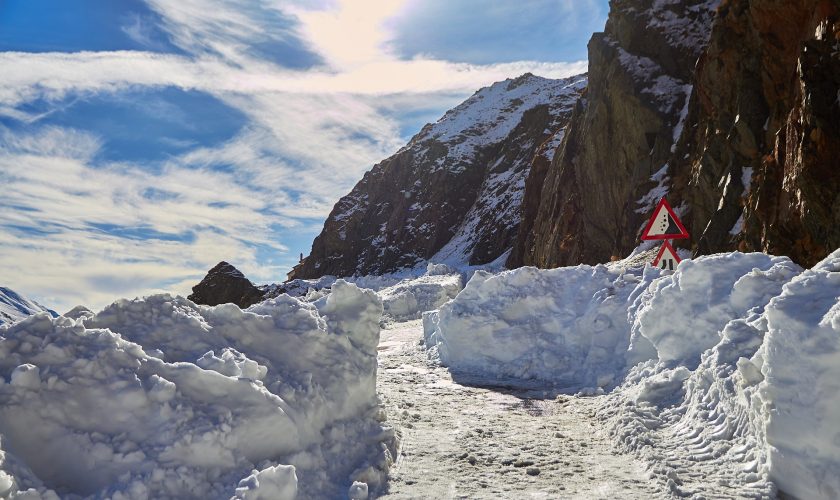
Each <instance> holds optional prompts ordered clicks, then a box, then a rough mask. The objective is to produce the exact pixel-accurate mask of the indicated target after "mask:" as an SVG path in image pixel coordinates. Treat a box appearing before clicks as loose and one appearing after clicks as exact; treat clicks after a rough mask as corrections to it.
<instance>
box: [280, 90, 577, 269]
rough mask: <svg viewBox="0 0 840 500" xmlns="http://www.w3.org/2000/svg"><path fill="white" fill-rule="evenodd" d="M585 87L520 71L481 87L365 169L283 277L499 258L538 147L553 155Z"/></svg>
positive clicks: (512, 233) (509, 240)
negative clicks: (305, 254)
mask: <svg viewBox="0 0 840 500" xmlns="http://www.w3.org/2000/svg"><path fill="white" fill-rule="evenodd" d="M585 87H586V77H585V76H579V77H573V78H569V79H565V80H550V79H545V78H540V77H537V76H534V75H531V74H525V75H523V76H521V77H519V78H516V79H509V80H505V81H503V82H499V83H496V84H493V85H492V86H490V87H486V88H483V89H481V90H479V91H478V92H476V93H475V94H474V95H473V96H472V97H470V98H469V99H467V100H466V101H465V102H464V103H462V104H461V105H459V106H457V107H456V108H454V109H452V110H450V111H448V112H447V113H446V114H445V115H444V116H443V117H442V118H441V119H440V120H439V121H438V122H437V123H434V124H429V125H426V126H425V127H424V128H423V129H422V130H421V131H420V133H419V134H417V135H416V136H414V138H412V139H411V141H410V142H409V143H408V145H406V146H405V147H404V148H403V149H401V150H400V151H398V152H397V153H396V154H395V155H394V156H392V157H390V158H388V159H386V160H384V161H382V162H381V163H379V164H377V165H375V166H374V167H373V169H372V170H371V171H369V172H367V173H366V174H365V175H364V178H363V179H362V180H361V181H360V182H359V183H358V184H357V185H356V186H355V187H354V188H353V190H352V191H351V192H350V194H348V195H347V196H345V197H343V198H341V200H339V202H338V203H337V204H336V205H335V207H334V208H333V210H332V212H331V213H330V215H329V217H328V218H327V221H326V222H325V223H324V229H323V231H322V232H321V234H320V235H319V236H318V237H317V238H316V239H315V241H314V242H313V244H312V252H311V254H310V255H309V256H308V257H306V258H305V259H304V260H303V262H302V263H301V264H300V265H298V266H297V267H296V268H295V269H294V270H293V272H292V273H291V274H290V276H289V277H290V278H316V277H320V276H324V275H336V276H350V275H365V274H381V273H385V272H390V271H394V270H397V269H400V268H404V267H409V266H413V265H415V264H417V263H419V262H421V261H424V260H427V259H431V260H433V261H435V262H441V263H447V264H456V265H458V264H483V263H487V262H491V261H493V260H495V259H497V258H499V257H500V256H502V255H503V254H504V253H505V252H507V251H508V250H509V249H510V248H511V247H512V246H513V243H514V239H515V237H516V234H517V229H518V227H519V222H520V217H521V215H520V207H521V205H522V200H523V195H524V191H525V180H526V178H527V177H528V172H529V171H530V168H531V162H532V160H534V158H535V154H537V152H538V151H539V152H540V156H541V157H542V158H543V159H542V160H540V161H543V162H545V161H550V158H551V155H552V154H553V151H554V149H555V148H556V146H557V144H559V139H561V138H562V136H563V130H564V129H565V127H566V125H567V124H568V121H569V117H570V116H571V112H572V109H573V107H574V103H575V101H577V99H578V97H579V95H580V93H581V92H582V90H583V89H584V88H585ZM546 158H548V160H546Z"/></svg>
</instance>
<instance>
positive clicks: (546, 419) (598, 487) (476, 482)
mask: <svg viewBox="0 0 840 500" xmlns="http://www.w3.org/2000/svg"><path fill="white" fill-rule="evenodd" d="M422 337H423V332H422V324H421V322H420V321H411V322H407V323H397V324H394V325H392V326H390V327H389V328H386V329H383V330H382V334H381V340H380V344H379V374H378V379H377V384H378V392H379V394H380V396H381V397H382V399H383V402H384V404H385V407H386V409H387V412H388V419H389V420H390V421H392V422H393V423H394V424H395V425H397V426H398V427H399V428H400V430H401V434H402V445H401V452H400V454H399V458H398V460H397V462H396V464H395V465H394V467H393V468H392V469H391V474H390V476H391V479H390V482H389V489H388V491H387V492H386V493H385V494H384V495H383V496H381V497H380V498H393V499H397V498H435V499H444V498H470V499H474V498H516V499H524V498H587V499H593V498H605V499H606V498H610V499H614V498H665V497H667V495H666V494H665V491H664V489H662V487H661V485H659V484H654V483H652V481H651V480H650V479H648V473H647V472H646V471H645V469H644V468H643V466H642V465H641V464H640V463H639V462H637V461H635V460H634V459H633V458H632V457H631V456H629V455H620V454H615V452H614V450H613V449H612V447H611V445H610V442H609V439H608V437H607V436H606V435H604V434H603V432H602V430H601V429H599V428H598V427H597V426H598V425H600V423H599V421H598V420H597V419H596V418H593V414H594V413H593V412H594V409H595V407H596V404H597V397H596V398H579V397H574V396H562V395H561V396H558V397H557V398H554V397H553V394H550V393H549V394H544V393H543V392H542V391H537V390H531V391H524V390H512V389H506V388H489V387H480V386H479V384H476V385H473V384H470V385H465V384H467V382H464V381H461V382H462V383H458V382H456V381H453V379H452V377H451V375H450V374H449V372H448V371H447V370H446V369H444V368H441V367H439V366H436V365H434V364H432V363H429V362H428V361H427V359H426V354H425V351H424V350H423V348H422V346H421V345H420V340H421V339H422ZM476 382H478V381H476Z"/></svg>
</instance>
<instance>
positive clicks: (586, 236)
mask: <svg viewBox="0 0 840 500" xmlns="http://www.w3.org/2000/svg"><path fill="white" fill-rule="evenodd" d="M718 3H719V2H717V1H698V0H695V1H690V0H668V1H662V0H616V1H613V2H611V10H610V15H609V20H608V22H607V26H606V28H605V32H604V33H598V34H595V35H594V36H593V37H592V40H591V41H590V44H589V54H590V57H589V62H590V68H589V76H590V85H589V89H588V91H587V94H586V96H585V98H584V99H582V100H581V102H580V103H579V104H578V106H577V107H576V109H575V114H574V116H573V117H572V119H571V125H570V126H569V128H568V130H567V131H566V138H565V140H564V142H563V144H562V146H561V149H560V151H559V152H558V153H557V155H556V157H555V159H554V161H553V162H552V164H551V165H550V166H549V167H548V169H547V171H546V172H545V173H544V174H543V173H542V170H541V169H539V168H534V169H532V175H533V176H534V178H533V179H529V180H528V183H527V185H528V188H527V189H526V196H525V199H526V200H527V201H526V203H525V205H524V206H523V214H525V215H524V216H525V217H528V216H529V215H528V214H534V213H535V214H536V215H535V216H534V223H533V225H532V227H531V229H530V230H524V229H525V227H524V226H523V231H520V234H519V236H518V239H517V243H516V246H515V247H514V252H513V253H512V254H511V256H510V258H509V260H508V265H509V266H518V265H527V264H532V265H537V266H540V267H554V266H560V265H568V264H577V263H581V262H585V263H597V262H605V261H607V260H609V259H610V258H611V257H615V256H626V255H627V254H628V253H629V252H630V251H631V250H632V249H633V248H635V247H636V245H637V244H638V238H639V233H640V230H641V228H642V226H643V223H644V221H645V219H646V218H647V217H648V216H649V212H650V210H651V209H652V207H653V204H654V203H656V201H658V199H659V198H660V197H661V196H664V195H667V196H668V198H669V201H670V202H671V204H672V205H673V206H674V207H676V209H677V212H678V213H679V214H680V216H681V217H682V219H683V222H684V223H685V224H686V226H687V228H688V229H689V231H690V232H691V233H692V240H691V241H686V242H680V244H682V245H691V248H692V249H693V251H694V253H695V254H705V253H712V252H719V251H728V250H734V249H740V250H745V251H747V250H759V251H765V252H770V253H774V254H784V255H790V256H791V257H792V258H793V259H794V260H795V261H797V262H798V263H799V264H801V265H803V266H811V265H813V264H814V263H815V262H817V261H819V260H820V259H822V258H823V257H825V256H826V254H827V253H828V252H829V251H831V250H833V249H834V248H837V247H838V246H840V195H838V193H840V161H838V158H840V93H838V92H840V24H838V15H839V14H838V11H840V2H837V1H836V0H798V1H781V0H727V1H724V2H722V3H720V5H719V7H718ZM687 96H690V97H688V99H687ZM675 141H676V143H674V142H675ZM535 200H536V201H535ZM535 203H536V204H538V207H537V208H536V209H534V204H535Z"/></svg>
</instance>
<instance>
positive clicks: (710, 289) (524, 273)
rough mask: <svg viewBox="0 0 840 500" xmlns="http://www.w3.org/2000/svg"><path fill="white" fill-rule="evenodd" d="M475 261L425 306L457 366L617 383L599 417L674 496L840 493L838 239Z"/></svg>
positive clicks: (499, 374)
mask: <svg viewBox="0 0 840 500" xmlns="http://www.w3.org/2000/svg"><path fill="white" fill-rule="evenodd" d="M622 267H623V266H622V265H620V264H617V265H616V264H613V265H611V266H609V267H607V266H595V267H590V266H577V267H568V268H559V269H553V270H547V271H539V270H536V269H534V268H520V269H517V270H514V271H508V272H504V273H501V274H498V275H491V274H478V275H476V276H475V277H473V279H472V280H471V281H470V282H469V283H467V285H466V287H465V288H464V290H463V292H462V293H461V294H459V295H458V296H457V297H456V298H455V299H454V300H452V301H450V302H449V303H447V304H445V305H444V306H443V307H441V309H440V311H437V312H431V313H426V314H425V315H424V330H425V337H426V345H427V348H428V349H429V353H430V355H431V356H432V357H433V358H435V359H439V360H440V361H441V362H442V363H443V364H444V365H447V366H449V367H450V369H451V370H452V371H453V373H456V374H457V373H461V374H464V373H466V374H468V375H479V376H482V377H484V379H485V380H491V381H492V380H499V381H504V382H505V383H508V384H509V383H526V382H527V383H533V382H532V381H533V380H534V379H538V380H541V381H542V382H543V383H545V382H549V383H552V384H555V385H557V386H559V387H565V388H569V389H572V390H580V391H582V392H584V393H603V392H604V391H611V392H610V394H609V395H608V396H606V397H605V399H604V400H603V404H602V405H601V410H600V412H599V415H600V417H599V418H600V419H601V420H602V422H603V423H604V424H606V426H607V427H608V428H609V429H610V432H611V434H612V436H613V438H614V439H615V443H616V445H617V446H618V447H619V448H620V449H623V450H625V451H627V452H629V453H633V454H636V455H638V456H639V457H640V458H641V459H642V461H643V462H644V463H646V464H647V466H648V468H649V470H650V473H651V474H652V475H653V476H656V477H658V478H660V479H661V480H662V481H663V482H664V483H667V485H668V487H669V488H670V490H671V493H672V494H674V495H676V496H680V497H693V498H708V495H709V494H711V493H713V494H714V495H717V496H721V497H751V498H767V497H772V496H774V495H776V494H777V493H778V492H779V491H783V492H785V493H788V494H791V495H794V496H796V497H797V498H817V499H831V498H837V496H838V494H839V493H840V478H838V475H837V471H838V470H840V440H838V438H837V437H838V436H840V384H838V380H840V291H838V290H840V286H838V285H840V250H837V251H835V252H834V253H833V254H831V255H830V256H829V257H828V258H827V259H826V260H824V261H823V262H821V263H819V264H818V265H817V266H815V267H814V268H813V269H810V270H806V271H804V272H803V270H802V269H801V268H800V267H799V266H798V265H796V264H795V263H793V262H792V261H791V260H790V259H789V258H787V257H772V256H768V255H765V254H759V253H751V254H743V253H738V252H735V253H730V254H716V255H711V256H705V257H700V258H697V259H694V260H684V261H683V262H682V263H681V264H680V265H679V266H678V268H677V270H676V271H675V272H673V273H671V272H667V271H661V270H659V269H654V268H651V267H650V266H647V267H645V268H630V269H623V268H622Z"/></svg>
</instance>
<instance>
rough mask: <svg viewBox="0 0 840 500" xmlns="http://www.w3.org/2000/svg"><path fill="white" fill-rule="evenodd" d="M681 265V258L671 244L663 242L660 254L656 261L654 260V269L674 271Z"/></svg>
mask: <svg viewBox="0 0 840 500" xmlns="http://www.w3.org/2000/svg"><path fill="white" fill-rule="evenodd" d="M679 263H680V256H679V255H677V252H676V251H675V250H674V247H672V246H671V242H670V241H668V240H665V241H663V242H662V247H661V248H660V249H659V253H658V254H656V259H654V260H653V267H658V268H659V269H665V270H666V271H673V270H674V269H676V268H677V264H679Z"/></svg>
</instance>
